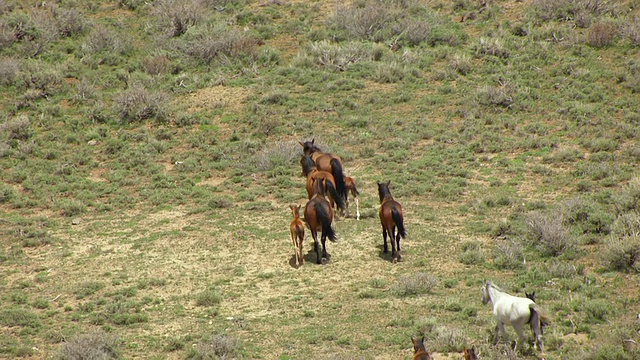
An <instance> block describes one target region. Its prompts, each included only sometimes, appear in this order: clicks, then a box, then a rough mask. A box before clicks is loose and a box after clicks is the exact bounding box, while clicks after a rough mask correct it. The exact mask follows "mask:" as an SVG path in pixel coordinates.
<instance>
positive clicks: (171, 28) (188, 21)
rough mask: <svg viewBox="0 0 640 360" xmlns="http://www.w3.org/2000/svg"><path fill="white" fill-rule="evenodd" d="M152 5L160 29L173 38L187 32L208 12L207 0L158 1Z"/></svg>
mask: <svg viewBox="0 0 640 360" xmlns="http://www.w3.org/2000/svg"><path fill="white" fill-rule="evenodd" d="M152 4H153V5H152V14H153V15H154V16H155V17H156V18H158V27H159V28H161V29H165V30H164V31H165V32H166V34H167V35H168V36H171V37H177V36H180V35H182V34H184V33H185V32H187V30H189V28H190V27H192V26H194V25H196V24H197V23H198V22H199V21H200V19H201V18H202V16H203V15H205V14H206V12H207V10H208V9H207V6H206V3H205V0H186V1H184V0H156V1H154V2H153V3H152Z"/></svg>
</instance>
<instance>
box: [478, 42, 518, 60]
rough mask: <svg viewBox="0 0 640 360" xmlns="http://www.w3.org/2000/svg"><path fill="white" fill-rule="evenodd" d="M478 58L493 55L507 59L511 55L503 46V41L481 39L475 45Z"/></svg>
mask: <svg viewBox="0 0 640 360" xmlns="http://www.w3.org/2000/svg"><path fill="white" fill-rule="evenodd" d="M475 53H476V56H480V55H491V56H495V57H498V58H502V59H506V58H508V57H509V56H510V55H511V53H510V52H509V50H507V49H506V48H505V47H504V45H503V44H502V40H500V39H498V38H491V39H486V38H480V40H478V43H477V44H475Z"/></svg>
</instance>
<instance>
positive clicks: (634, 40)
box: [622, 16, 640, 46]
mask: <svg viewBox="0 0 640 360" xmlns="http://www.w3.org/2000/svg"><path fill="white" fill-rule="evenodd" d="M622 35H623V36H624V37H626V38H627V39H629V41H630V42H631V44H632V45H634V46H640V17H637V16H634V17H633V19H628V20H627V21H626V22H625V23H624V25H623V26H622Z"/></svg>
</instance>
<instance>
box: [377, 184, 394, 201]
mask: <svg viewBox="0 0 640 360" xmlns="http://www.w3.org/2000/svg"><path fill="white" fill-rule="evenodd" d="M389 185H391V180H389V181H387V182H386V183H384V182H380V181H378V195H379V196H380V203H382V201H384V199H386V198H387V197H392V196H391V191H390V190H389Z"/></svg>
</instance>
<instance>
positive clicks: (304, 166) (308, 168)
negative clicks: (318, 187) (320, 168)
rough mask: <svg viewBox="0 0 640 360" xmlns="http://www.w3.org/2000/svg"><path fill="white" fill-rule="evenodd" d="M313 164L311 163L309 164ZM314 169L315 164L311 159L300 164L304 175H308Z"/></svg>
mask: <svg viewBox="0 0 640 360" xmlns="http://www.w3.org/2000/svg"><path fill="white" fill-rule="evenodd" d="M311 164H313V165H311ZM314 170H317V168H316V164H315V163H313V161H311V162H307V161H304V162H303V164H302V173H303V174H304V176H309V174H311V173H312V172H313V171H314Z"/></svg>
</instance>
